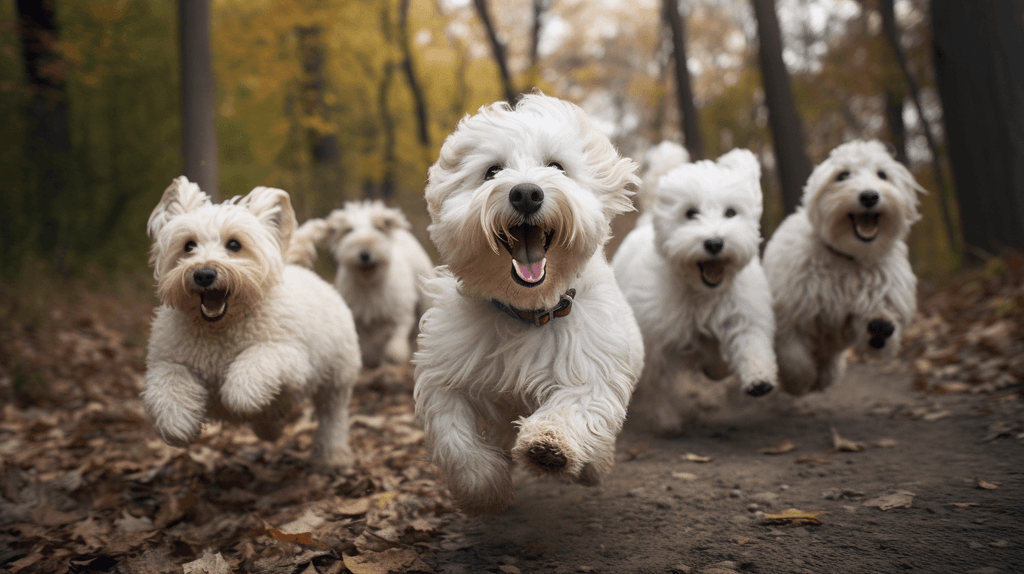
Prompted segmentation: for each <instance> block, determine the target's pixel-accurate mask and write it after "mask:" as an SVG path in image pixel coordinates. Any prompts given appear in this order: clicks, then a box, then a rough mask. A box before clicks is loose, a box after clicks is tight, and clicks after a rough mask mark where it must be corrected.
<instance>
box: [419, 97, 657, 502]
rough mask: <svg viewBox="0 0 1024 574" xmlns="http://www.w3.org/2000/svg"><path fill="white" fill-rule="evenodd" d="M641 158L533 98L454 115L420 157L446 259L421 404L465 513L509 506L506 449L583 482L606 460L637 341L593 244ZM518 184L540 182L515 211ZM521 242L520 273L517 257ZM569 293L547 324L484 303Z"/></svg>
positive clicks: (621, 204)
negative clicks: (430, 157)
mask: <svg viewBox="0 0 1024 574" xmlns="http://www.w3.org/2000/svg"><path fill="white" fill-rule="evenodd" d="M635 169H636V165H635V164H634V163H633V162H631V161H630V160H628V159H624V158H621V157H619V155H618V153H617V152H616V151H615V149H614V147H613V146H612V145H611V142H609V140H608V138H607V137H605V136H604V135H603V134H601V133H600V132H599V131H598V130H597V128H596V127H595V126H594V125H593V123H591V121H590V120H589V118H588V117H587V116H586V114H585V113H584V112H583V110H581V109H580V108H579V107H577V106H575V105H573V104H570V103H568V102H564V101H562V100H558V99H556V98H551V97H547V96H544V95H541V94H531V95H527V96H524V97H523V98H522V99H521V100H520V101H519V102H518V104H517V105H516V106H515V107H514V108H513V107H512V106H509V105H508V104H505V103H497V104H493V105H490V106H485V107H483V108H481V109H480V111H479V112H478V113H477V114H476V115H474V116H471V117H467V118H465V119H463V120H462V121H461V122H460V123H459V125H458V127H457V128H456V130H455V131H454V132H453V133H452V134H451V135H450V136H449V137H448V138H447V139H446V140H445V143H444V145H443V147H442V148H441V154H440V157H439V159H438V161H437V162H436V163H435V164H434V165H433V166H432V167H431V168H430V178H429V182H428V184H427V189H426V199H427V205H428V208H429V211H430V215H431V219H432V221H433V223H432V224H431V226H430V228H429V231H430V234H431V239H433V241H434V243H435V244H436V245H437V247H438V251H439V252H440V254H441V257H442V260H443V262H444V263H446V264H447V267H446V268H442V269H443V271H442V272H441V273H440V276H439V277H438V278H437V279H435V280H433V281H431V282H429V283H428V285H427V288H428V290H429V291H430V294H431V295H432V297H433V300H434V306H433V307H431V308H430V309H429V310H428V311H427V312H426V314H424V316H423V319H422V321H421V323H420V331H421V332H420V336H419V339H418V346H419V349H418V350H417V352H416V353H415V355H414V357H413V363H414V365H415V378H416V388H415V393H414V394H415V400H416V414H417V416H418V417H419V418H420V420H421V421H422V423H423V426H424V429H425V431H426V435H427V443H428V448H429V450H430V455H431V459H432V460H433V462H434V463H436V464H437V465H438V466H439V467H440V468H441V470H442V472H443V474H444V477H445V480H446V482H447V485H448V487H449V489H450V490H451V491H452V494H453V495H454V496H455V498H456V500H457V501H458V503H459V504H460V506H461V507H462V508H463V510H465V511H466V512H470V513H484V512H497V511H500V510H502V509H503V508H505V507H506V506H507V505H508V504H509V503H510V502H511V500H512V498H513V492H512V484H511V481H512V479H511V474H510V468H509V465H510V463H511V461H512V459H513V458H514V459H517V460H519V461H520V462H521V463H523V464H524V465H525V466H526V467H528V468H531V469H533V470H535V471H537V472H540V473H547V474H551V475H555V476H560V477H563V478H566V479H569V480H575V481H578V482H581V483H586V484H593V483H595V482H597V481H598V479H599V478H600V477H601V476H602V475H603V474H605V473H606V472H608V470H609V469H610V468H611V466H612V463H613V460H614V445H615V438H616V436H617V435H618V432H619V430H620V429H621V426H622V422H623V420H624V418H625V415H626V406H627V404H628V403H629V397H630V393H631V392H632V390H633V386H634V385H635V383H636V379H637V377H638V376H639V374H640V371H641V369H642V365H643V341H642V339H641V337H640V333H639V330H638V329H637V327H636V323H635V321H634V319H633V314H632V312H631V311H630V308H629V305H628V304H627V303H626V301H625V299H624V298H623V297H622V294H621V292H620V291H619V289H618V286H617V285H616V284H615V280H614V277H613V276H612V273H611V268H610V267H609V265H608V263H607V261H606V260H605V257H604V253H603V250H602V248H601V247H602V246H603V245H604V243H605V241H606V240H607V239H608V235H609V222H610V220H611V218H612V216H613V215H615V214H617V213H620V212H623V211H625V210H627V209H629V208H630V201H629V198H630V195H631V194H632V190H634V189H635V188H636V185H637V183H638V181H639V180H638V178H637V177H636V175H635V174H634V171H635ZM520 184H533V185H536V186H537V187H538V188H539V189H541V190H542V191H543V201H542V203H541V204H540V206H539V207H538V209H537V211H536V212H535V213H532V214H529V215H523V214H522V213H521V212H519V211H517V210H516V209H515V208H514V207H513V205H512V202H513V199H512V198H513V195H514V194H512V193H511V192H512V191H513V188H515V187H516V186H517V185H520ZM538 236H542V237H543V238H546V243H544V242H538V241H537V237H538ZM520 242H522V243H520ZM523 244H526V245H523ZM520 252H527V253H528V254H530V255H529V256H530V257H531V263H532V264H533V266H534V267H533V269H531V270H529V272H528V273H524V275H525V276H526V277H527V279H530V281H526V280H523V279H522V278H521V277H519V276H518V275H517V271H516V269H515V268H514V265H515V263H514V261H513V260H514V259H515V257H514V256H513V255H512V254H513V253H520ZM541 254H543V261H544V263H538V262H537V261H538V257H539V255H541ZM520 256H522V255H520ZM538 269H539V271H537V270H538ZM531 281H532V282H531ZM570 288H573V289H575V290H576V295H575V302H574V303H573V306H572V309H571V312H570V314H569V315H567V316H565V317H560V318H555V319H552V320H551V321H550V322H549V323H547V324H545V325H542V326H536V325H534V324H532V323H526V322H523V321H520V320H518V319H515V318H512V317H511V316H509V315H507V314H505V313H503V312H502V311H500V310H498V308H497V307H496V306H495V305H494V303H493V301H492V300H494V301H498V302H500V303H501V304H503V305H509V306H512V307H516V308H519V309H546V308H551V307H553V306H554V305H555V304H556V303H558V302H559V300H560V298H561V296H562V294H564V293H566V291H567V290H568V289H570Z"/></svg>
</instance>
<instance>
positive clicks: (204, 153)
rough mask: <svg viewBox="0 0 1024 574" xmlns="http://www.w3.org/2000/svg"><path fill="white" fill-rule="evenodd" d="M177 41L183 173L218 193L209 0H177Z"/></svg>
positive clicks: (211, 192) (208, 191)
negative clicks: (179, 52) (179, 58)
mask: <svg viewBox="0 0 1024 574" xmlns="http://www.w3.org/2000/svg"><path fill="white" fill-rule="evenodd" d="M178 9H179V16H180V21H179V24H178V31H179V36H180V41H181V124H182V141H181V145H182V154H183V155H184V157H185V177H187V178H189V179H190V180H192V181H194V182H196V183H198V184H199V187H200V188H201V189H202V190H203V191H205V192H206V193H208V194H210V197H212V198H213V199H214V200H217V199H218V198H219V197H220V191H219V183H220V172H219V163H218V156H217V124H216V116H215V113H214V110H215V109H216V91H215V89H214V88H215V87H214V81H213V60H212V57H211V55H210V2H209V0H178Z"/></svg>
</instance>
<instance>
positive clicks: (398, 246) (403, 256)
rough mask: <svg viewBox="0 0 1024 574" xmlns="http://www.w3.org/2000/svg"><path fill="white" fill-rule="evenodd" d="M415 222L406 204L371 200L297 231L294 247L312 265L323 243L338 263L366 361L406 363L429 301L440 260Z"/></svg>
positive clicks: (336, 281)
mask: <svg viewBox="0 0 1024 574" xmlns="http://www.w3.org/2000/svg"><path fill="white" fill-rule="evenodd" d="M409 228H410V225H409V221H408V220H407V219H406V218H405V215H404V214H403V213H402V211H401V210H400V209H397V208H389V207H385V206H384V204H383V203H381V202H380V201H365V202H349V203H346V204H345V206H344V208H343V209H335V210H334V211H332V212H331V213H330V215H328V216H327V217H326V218H324V219H310V220H308V221H306V222H305V223H303V224H302V227H300V228H299V229H298V231H296V233H295V235H296V237H295V240H293V244H294V247H293V250H294V251H296V252H298V253H300V254H302V256H301V257H298V259H300V260H301V261H302V262H303V263H304V264H306V265H307V266H312V264H313V261H314V260H315V258H316V248H315V247H316V246H317V245H319V246H322V247H326V248H327V249H328V250H330V252H331V255H332V256H333V257H334V261H335V262H336V263H337V264H338V270H337V273H336V274H335V276H334V286H335V287H336V288H337V289H338V291H339V292H340V293H341V296H342V297H343V298H344V299H345V301H346V302H347V303H348V304H349V306H350V308H351V309H352V314H353V316H354V317H355V322H356V331H357V332H358V333H359V347H360V349H361V350H362V356H363V365H364V366H366V367H371V368H373V367H378V366H380V365H381V364H382V363H386V364H392V365H396V364H403V363H406V362H407V361H408V360H409V358H410V356H411V355H412V349H411V343H412V339H413V337H415V332H416V325H417V323H418V322H419V319H420V316H421V315H422V314H423V311H425V310H426V308H427V307H428V306H429V300H428V299H427V297H426V295H425V293H424V292H423V283H424V282H425V281H426V280H428V279H432V278H433V277H434V276H435V274H434V264H433V262H431V261H430V256H429V255H427V252H426V251H424V250H423V246H421V245H420V242H419V241H417V240H416V237H415V236H413V234H412V233H411V232H410V231H409Z"/></svg>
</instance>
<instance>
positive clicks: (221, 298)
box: [199, 289, 228, 323]
mask: <svg viewBox="0 0 1024 574" xmlns="http://www.w3.org/2000/svg"><path fill="white" fill-rule="evenodd" d="M199 310H200V311H201V312H202V314H203V319H206V320H207V321H210V322H211V323H212V322H213V321H220V320H221V319H223V318H224V315H226V314H227V312H228V292H227V291H226V290H224V289H207V290H206V291H202V292H201V293H199Z"/></svg>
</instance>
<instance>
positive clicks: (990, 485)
mask: <svg viewBox="0 0 1024 574" xmlns="http://www.w3.org/2000/svg"><path fill="white" fill-rule="evenodd" d="M973 478H974V484H977V485H978V488H983V489H985V490H995V489H997V488H999V485H1001V484H1002V483H1001V482H987V481H985V480H984V479H982V478H981V477H980V476H975V477H973Z"/></svg>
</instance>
